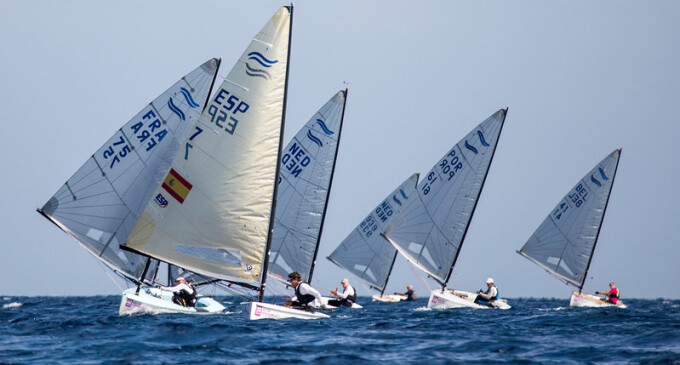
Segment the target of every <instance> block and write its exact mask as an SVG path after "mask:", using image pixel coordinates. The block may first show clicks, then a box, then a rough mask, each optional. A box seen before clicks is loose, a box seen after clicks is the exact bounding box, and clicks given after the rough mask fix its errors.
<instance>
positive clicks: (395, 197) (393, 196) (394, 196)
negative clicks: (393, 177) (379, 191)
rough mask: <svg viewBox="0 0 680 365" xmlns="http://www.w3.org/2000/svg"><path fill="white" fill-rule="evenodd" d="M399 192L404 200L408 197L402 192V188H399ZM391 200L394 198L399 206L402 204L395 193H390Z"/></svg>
mask: <svg viewBox="0 0 680 365" xmlns="http://www.w3.org/2000/svg"><path fill="white" fill-rule="evenodd" d="M399 193H400V194H401V196H402V197H403V198H404V200H407V199H408V197H407V196H406V193H405V192H404V189H399ZM392 200H394V201H395V202H396V203H397V204H399V206H401V204H402V203H401V200H399V198H397V196H396V195H392Z"/></svg>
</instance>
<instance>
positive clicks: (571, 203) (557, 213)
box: [517, 149, 626, 308]
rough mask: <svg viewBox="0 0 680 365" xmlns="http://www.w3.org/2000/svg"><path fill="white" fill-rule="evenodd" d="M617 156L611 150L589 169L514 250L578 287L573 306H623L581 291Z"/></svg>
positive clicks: (619, 302) (611, 184)
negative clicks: (526, 239)
mask: <svg viewBox="0 0 680 365" xmlns="http://www.w3.org/2000/svg"><path fill="white" fill-rule="evenodd" d="M620 158H621V150H620V149H617V150H614V151H613V152H612V153H610V154H609V155H608V156H607V157H605V158H604V159H603V160H602V161H600V163H598V164H597V165H596V166H595V167H594V168H593V169H592V170H590V172H588V173H587V174H586V175H585V176H584V177H583V178H582V179H581V180H579V182H578V183H577V184H576V186H574V187H573V188H572V189H571V190H569V192H568V193H567V195H566V196H565V197H564V198H562V200H560V202H559V203H558V204H557V206H556V207H555V208H554V209H553V210H552V211H551V212H550V214H549V215H548V216H547V217H546V218H545V220H544V221H543V223H541V225H540V226H539V227H538V228H537V229H536V231H535V232H534V233H533V234H532V235H531V237H530V238H529V240H528V241H527V242H526V243H525V244H524V246H522V248H521V249H520V250H519V251H517V253H519V254H520V255H522V256H524V257H526V258H527V259H529V260H530V261H532V262H533V263H535V264H536V265H538V266H540V267H542V268H543V269H545V270H546V271H547V272H548V273H550V274H551V275H553V276H554V277H556V278H557V279H559V280H561V281H564V282H565V283H566V284H568V285H572V286H574V287H575V288H578V292H573V293H572V295H571V300H570V302H569V304H570V305H571V306H574V307H607V306H617V307H620V308H625V307H626V305H625V304H623V302H621V301H620V300H619V301H618V302H617V304H612V303H607V302H604V301H603V300H601V299H600V298H599V297H596V296H593V295H589V294H586V293H583V286H584V284H585V281H586V277H587V276H588V269H589V267H590V263H591V261H592V259H593V253H594V252H595V245H596V243H597V239H598V237H599V235H600V229H601V228H602V222H603V221H604V214H605V212H606V210H607V205H608V203H609V196H610V194H611V191H612V188H613V186H614V178H615V177H616V171H617V169H618V166H619V159H620Z"/></svg>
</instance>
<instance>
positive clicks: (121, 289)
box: [99, 261, 125, 293]
mask: <svg viewBox="0 0 680 365" xmlns="http://www.w3.org/2000/svg"><path fill="white" fill-rule="evenodd" d="M99 265H100V266H101V268H102V269H103V270H104V272H105V273H106V276H108V277H109V279H111V281H113V284H114V285H115V286H117V287H118V290H120V292H121V293H122V292H123V291H125V289H123V288H122V287H121V286H120V285H119V284H118V281H117V280H116V278H115V277H113V276H112V275H111V273H112V272H113V270H111V268H109V267H107V266H106V265H104V263H103V262H101V261H99Z"/></svg>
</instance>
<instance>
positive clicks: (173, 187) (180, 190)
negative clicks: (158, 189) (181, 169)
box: [162, 169, 192, 204]
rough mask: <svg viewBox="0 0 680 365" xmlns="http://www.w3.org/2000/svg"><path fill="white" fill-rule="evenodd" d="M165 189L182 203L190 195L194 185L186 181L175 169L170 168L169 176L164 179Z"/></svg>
mask: <svg viewBox="0 0 680 365" xmlns="http://www.w3.org/2000/svg"><path fill="white" fill-rule="evenodd" d="M162 186H163V189H165V190H166V191H167V192H168V193H170V195H172V197H173V198H175V199H177V201H178V202H179V203H180V204H182V203H184V199H186V198H187V195H189V191H191V188H192V185H191V184H190V183H189V182H188V181H186V180H185V179H184V178H183V177H182V176H181V175H180V174H179V173H178V172H177V171H175V169H170V172H169V173H168V176H166V177H165V181H163V185H162Z"/></svg>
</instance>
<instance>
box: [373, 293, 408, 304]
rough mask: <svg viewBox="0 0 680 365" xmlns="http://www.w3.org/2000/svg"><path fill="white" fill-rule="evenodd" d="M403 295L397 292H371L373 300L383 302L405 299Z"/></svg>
mask: <svg viewBox="0 0 680 365" xmlns="http://www.w3.org/2000/svg"><path fill="white" fill-rule="evenodd" d="M406 298H407V297H406V296H405V295H399V294H382V295H380V294H373V301H374V302H383V303H398V302H402V301H405V300H406Z"/></svg>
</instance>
